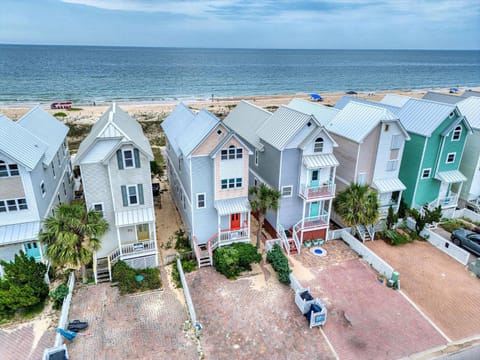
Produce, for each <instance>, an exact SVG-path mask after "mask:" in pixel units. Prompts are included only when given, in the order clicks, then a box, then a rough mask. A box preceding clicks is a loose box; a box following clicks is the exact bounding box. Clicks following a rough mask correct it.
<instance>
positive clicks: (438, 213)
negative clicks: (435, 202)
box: [408, 205, 442, 234]
mask: <svg viewBox="0 0 480 360" xmlns="http://www.w3.org/2000/svg"><path fill="white" fill-rule="evenodd" d="M408 215H410V216H411V217H412V218H413V220H415V231H416V232H417V233H418V234H420V233H421V232H422V230H423V229H424V228H425V226H426V225H427V224H433V223H434V222H439V221H440V218H441V217H442V206H441V205H439V206H438V207H436V208H435V209H433V210H430V209H428V208H423V209H422V211H418V210H417V209H410V210H408Z"/></svg>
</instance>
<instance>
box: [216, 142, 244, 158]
mask: <svg viewBox="0 0 480 360" xmlns="http://www.w3.org/2000/svg"><path fill="white" fill-rule="evenodd" d="M220 156H221V157H220V158H221V159H222V160H235V159H241V158H243V149H242V148H236V147H235V145H230V146H229V147H228V150H227V149H224V150H222V151H221V152H220Z"/></svg>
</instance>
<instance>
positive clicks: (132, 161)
mask: <svg viewBox="0 0 480 360" xmlns="http://www.w3.org/2000/svg"><path fill="white" fill-rule="evenodd" d="M117 162H118V168H119V169H120V170H121V169H131V168H139V167H140V152H139V151H138V149H136V148H125V149H119V150H117Z"/></svg>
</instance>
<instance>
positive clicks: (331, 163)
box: [299, 154, 338, 200]
mask: <svg viewBox="0 0 480 360" xmlns="http://www.w3.org/2000/svg"><path fill="white" fill-rule="evenodd" d="M302 164H303V166H302V169H301V172H300V186H299V196H300V197H302V198H303V199H305V200H313V199H319V198H329V197H334V196H335V170H336V167H337V166H338V161H337V159H336V158H335V156H334V155H333V154H316V155H304V156H303V161H302Z"/></svg>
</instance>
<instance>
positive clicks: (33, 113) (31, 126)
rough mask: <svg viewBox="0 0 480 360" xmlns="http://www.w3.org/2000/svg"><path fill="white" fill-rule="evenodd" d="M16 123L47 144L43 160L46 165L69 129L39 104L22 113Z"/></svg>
mask: <svg viewBox="0 0 480 360" xmlns="http://www.w3.org/2000/svg"><path fill="white" fill-rule="evenodd" d="M17 123H18V124H19V125H21V126H22V127H23V128H25V129H27V130H28V131H30V132H31V133H32V134H35V136H36V137H38V138H40V139H41V140H43V142H45V144H48V148H47V151H46V152H45V158H44V160H43V162H44V163H45V164H47V165H49V164H50V162H51V161H52V159H53V158H54V157H55V155H56V154H57V151H58V149H59V148H60V147H61V146H62V144H63V142H64V141H65V138H66V137H67V134H68V131H69V130H70V129H69V127H68V126H66V125H64V124H62V123H61V122H60V121H58V120H57V119H55V118H54V117H53V116H52V115H50V114H49V113H48V112H46V111H45V110H43V109H42V108H41V107H39V106H36V107H34V108H33V109H32V110H30V111H29V112H28V113H26V114H25V115H23V116H22V118H21V119H20V120H18V122H17Z"/></svg>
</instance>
